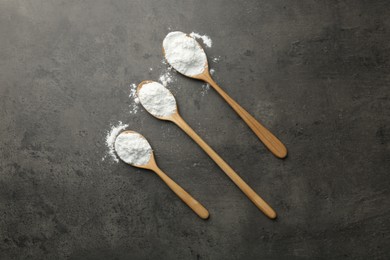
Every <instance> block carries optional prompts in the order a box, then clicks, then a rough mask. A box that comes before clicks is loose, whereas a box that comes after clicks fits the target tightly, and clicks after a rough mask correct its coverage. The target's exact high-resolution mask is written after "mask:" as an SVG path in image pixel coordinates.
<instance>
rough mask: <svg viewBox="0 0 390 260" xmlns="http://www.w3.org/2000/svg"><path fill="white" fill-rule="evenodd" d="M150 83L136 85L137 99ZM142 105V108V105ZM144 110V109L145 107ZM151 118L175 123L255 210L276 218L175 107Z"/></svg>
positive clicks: (267, 206) (265, 203)
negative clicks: (167, 113)
mask: <svg viewBox="0 0 390 260" xmlns="http://www.w3.org/2000/svg"><path fill="white" fill-rule="evenodd" d="M152 82H153V81H150V80H146V81H143V82H141V83H140V84H139V85H138V87H137V95H138V97H139V96H140V95H139V91H140V90H141V88H142V87H143V85H145V84H147V83H152ZM161 86H162V85H161ZM171 95H172V93H171ZM172 96H173V95H172ZM140 102H141V104H142V99H141V98H140ZM142 105H143V106H144V104H142ZM144 108H145V109H146V107H145V106H144ZM146 110H147V109H146ZM148 112H149V111H148ZM152 115H153V114H152ZM153 116H154V117H156V118H158V119H161V120H166V121H171V122H173V123H175V124H176V125H177V126H179V127H180V128H181V129H182V130H183V131H184V132H185V133H186V134H187V135H189V136H190V137H191V138H192V140H194V141H195V142H196V143H197V144H198V145H199V146H200V147H201V148H202V149H203V150H204V151H205V152H206V153H207V154H208V155H209V156H210V157H211V159H213V160H214V162H215V163H216V164H217V165H218V166H219V167H220V168H221V169H222V170H223V171H224V172H225V173H226V175H227V176H228V177H229V178H230V179H231V180H232V181H233V182H234V183H235V184H236V185H237V186H238V188H240V189H241V191H242V192H244V193H245V195H246V196H247V197H248V198H249V199H250V200H251V201H252V202H253V203H254V204H255V205H256V207H257V208H259V209H260V210H261V211H262V212H263V213H264V214H265V215H266V216H267V217H269V218H270V219H275V218H276V212H275V211H274V210H273V209H272V208H271V207H270V206H269V205H268V204H267V202H265V201H264V200H263V199H262V198H261V197H260V196H259V195H258V194H257V193H256V192H255V191H254V190H253V189H252V188H251V187H249V185H248V184H247V183H246V182H245V181H244V180H243V179H241V177H240V176H239V175H238V174H237V173H236V172H235V171H234V170H233V169H232V168H231V167H230V166H229V165H228V164H227V163H226V162H225V161H224V160H223V159H222V158H221V157H220V156H219V155H218V154H217V153H216V152H215V151H214V150H213V149H212V148H211V147H210V146H209V145H208V144H207V143H206V142H205V141H203V139H202V138H200V136H199V135H198V134H197V133H195V131H194V130H192V128H191V127H190V126H189V125H188V124H187V123H186V122H185V121H184V119H183V118H182V117H181V116H180V114H179V112H178V109H177V105H176V111H175V113H173V114H172V115H170V116H167V117H158V116H155V115H153Z"/></svg>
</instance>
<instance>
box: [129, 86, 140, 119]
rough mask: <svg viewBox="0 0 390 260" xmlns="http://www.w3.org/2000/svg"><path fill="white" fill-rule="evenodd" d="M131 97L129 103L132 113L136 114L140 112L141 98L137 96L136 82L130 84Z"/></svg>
mask: <svg viewBox="0 0 390 260" xmlns="http://www.w3.org/2000/svg"><path fill="white" fill-rule="evenodd" d="M129 98H130V99H131V101H132V102H131V104H130V105H129V107H130V114H135V113H137V112H138V108H139V105H138V104H139V99H138V97H137V85H135V84H134V83H132V84H131V85H130V95H129Z"/></svg>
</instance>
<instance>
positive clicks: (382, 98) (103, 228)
mask: <svg viewBox="0 0 390 260" xmlns="http://www.w3.org/2000/svg"><path fill="white" fill-rule="evenodd" d="M389 13H390V2H389V1H386V0H379V1H363V0H358V1H280V0H277V1H257V0H251V1H249V0H247V1H221V0H216V1H179V0H174V1H168V0H159V1H157V0H155V1H144V0H137V1H136V0H134V1H133V0H130V1H129V0H118V1H103V0H85V1H61V0H54V1H44V0H36V1H27V0H2V1H0V46H1V48H0V107H1V109H0V120H1V123H0V147H1V149H0V258H1V259H302V258H306V259H313V258H316V259H340V258H348V259H389V257H390V247H389V244H390V221H389V219H390V211H389V208H390V207H389V206H390V204H389V201H390V189H389V187H390V177H389V169H390V156H389V150H390V86H389V85H390V73H389V72H390V47H389V46H390V45H389V42H390V15H389ZM171 30H181V31H184V32H192V31H195V32H199V33H201V34H207V35H209V36H210V37H211V38H212V40H213V47H212V48H211V49H206V51H207V54H208V56H209V57H220V61H219V62H217V63H214V62H210V66H211V67H212V68H214V69H215V71H216V72H215V79H216V81H217V82H219V83H220V85H221V86H222V87H223V88H224V89H225V90H226V91H227V92H228V93H229V94H231V96H232V97H234V99H236V100H237V101H238V102H239V103H240V104H241V105H242V106H243V107H245V108H246V109H247V110H248V111H249V112H250V113H252V114H253V115H254V116H255V117H256V118H257V119H259V120H260V121H262V122H263V123H264V124H265V125H266V126H267V127H268V128H270V129H271V130H272V132H274V133H275V134H276V135H277V136H278V137H279V138H280V139H281V140H282V141H283V142H284V143H285V144H286V146H287V147H288V149H289V156H288V158H287V159H286V160H278V159H276V158H275V157H273V156H272V155H271V154H270V153H269V152H268V151H267V150H266V148H264V146H263V145H262V144H261V143H260V141H259V140H257V138H256V137H255V135H254V134H253V133H252V132H251V131H250V130H249V128H248V127H247V126H246V125H245V124H244V123H243V122H242V121H241V120H240V119H239V117H238V116H237V115H236V114H235V113H234V112H233V111H232V109H231V108H230V107H229V106H228V105H227V104H226V103H225V102H223V101H222V99H221V98H220V97H219V96H218V95H217V94H216V93H215V92H214V91H212V90H209V91H207V93H206V94H204V95H202V87H201V86H202V83H201V82H198V81H195V80H190V79H187V78H184V77H182V76H180V75H175V77H176V78H177V79H176V81H175V82H174V83H172V84H171V85H170V86H169V88H170V89H171V90H172V91H173V93H174V94H175V96H176V98H177V101H178V103H179V107H180V111H181V113H182V116H183V117H184V118H185V119H186V120H187V121H188V123H189V124H190V125H191V126H192V127H193V128H194V129H195V130H196V131H197V132H198V133H199V135H201V136H202V137H203V138H204V139H205V140H206V141H207V142H208V143H209V144H210V145H211V146H212V147H214V148H215V150H216V151H217V152H218V153H219V154H220V155H221V156H222V157H223V158H224V159H225V160H226V161H227V162H229V163H230V165H231V166H232V167H233V168H234V169H235V170H236V171H237V172H238V173H240V174H241V176H242V177H243V178H244V179H245V180H246V181H247V182H248V183H249V184H250V185H251V186H252V187H253V188H254V190H256V191H257V192H258V193H259V194H260V195H262V196H263V197H264V198H265V199H266V200H267V201H268V202H269V203H270V204H271V205H272V206H273V207H274V208H275V209H276V211H277V212H278V214H279V217H278V219H277V220H276V221H271V220H268V219H267V218H266V217H265V216H263V215H262V214H261V212H259V211H258V210H257V209H256V208H255V207H254V205H252V203H251V202H250V201H249V200H248V199H246V197H245V196H244V195H243V194H242V193H241V192H240V191H239V190H238V189H237V188H236V187H235V186H234V184H233V183H232V182H230V181H229V180H228V178H227V177H226V176H225V175H224V174H223V172H222V171H221V170H220V169H219V168H218V167H217V166H216V165H215V164H214V163H213V161H212V160H211V159H210V158H208V157H207V156H206V155H205V154H204V153H203V152H202V150H201V149H200V148H199V147H198V146H196V145H195V144H194V143H193V142H192V141H191V140H190V139H189V138H188V137H187V136H186V135H185V134H184V133H183V132H181V131H180V130H179V129H178V128H177V127H176V126H174V125H173V124H170V123H168V122H162V121H159V120H156V119H155V118H153V117H152V116H150V115H149V114H147V113H146V112H145V111H144V110H143V109H140V110H139V112H138V113H136V114H130V113H129V111H130V108H129V106H131V105H132V101H131V100H130V99H129V98H128V95H129V89H130V87H129V85H130V84H131V83H138V82H140V81H142V80H145V79H154V80H156V79H158V77H159V75H160V73H161V71H163V70H164V69H166V67H167V66H166V65H164V64H162V62H161V61H162V54H161V42H162V39H163V38H164V36H165V35H166V34H167V33H168V32H169V31H171ZM149 68H153V70H152V71H151V70H150V69H149ZM119 120H121V121H123V122H124V123H128V124H130V128H131V129H132V130H135V131H139V132H141V133H142V134H143V135H145V137H147V138H148V139H149V141H150V143H151V144H152V146H153V148H154V150H155V154H156V159H157V162H158V164H159V165H160V167H161V168H162V169H163V170H164V171H166V172H167V173H168V174H169V175H170V176H171V177H172V178H173V179H175V180H176V181H177V182H178V183H179V184H180V185H182V186H183V187H184V188H185V189H186V190H188V191H189V192H190V193H191V194H192V195H193V196H194V197H196V198H197V199H198V200H199V201H201V202H202V203H203V204H204V205H205V206H206V207H207V208H208V209H209V211H210V214H211V218H210V219H209V220H208V221H203V220H201V219H199V218H198V217H197V216H196V215H195V214H193V212H192V211H191V210H190V209H189V208H187V207H186V206H185V205H184V204H183V203H182V202H181V201H180V200H179V199H178V198H177V197H176V196H175V195H174V194H173V193H172V192H171V191H170V190H169V189H168V188H167V187H166V186H165V185H164V184H163V183H162V181H161V180H159V179H158V178H157V176H155V175H154V174H153V173H151V172H147V171H144V170H140V169H136V168H132V167H129V166H127V165H125V164H123V163H114V162H112V161H111V160H110V159H109V158H107V159H106V160H104V161H102V160H101V158H102V157H103V156H104V155H105V154H106V152H107V149H106V146H105V144H104V141H105V135H106V133H107V131H108V130H109V129H110V125H111V124H116V123H117V122H118V121H119Z"/></svg>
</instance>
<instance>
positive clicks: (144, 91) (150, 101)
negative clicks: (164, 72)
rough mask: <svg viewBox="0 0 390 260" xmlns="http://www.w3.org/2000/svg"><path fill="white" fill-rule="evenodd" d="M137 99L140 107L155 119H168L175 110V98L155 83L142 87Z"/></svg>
mask: <svg viewBox="0 0 390 260" xmlns="http://www.w3.org/2000/svg"><path fill="white" fill-rule="evenodd" d="M138 98H139V100H140V102H141V104H142V106H143V107H144V108H145V109H146V110H147V111H148V112H149V113H151V114H152V115H154V116H155V117H168V116H170V115H172V114H174V113H175V112H176V110H177V107H176V100H175V97H174V96H173V95H172V93H171V92H170V91H169V90H168V89H166V88H165V87H164V86H163V85H161V84H160V83H157V82H150V83H146V84H144V85H142V88H141V89H140V90H139V91H138Z"/></svg>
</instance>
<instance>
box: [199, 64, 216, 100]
mask: <svg viewBox="0 0 390 260" xmlns="http://www.w3.org/2000/svg"><path fill="white" fill-rule="evenodd" d="M214 72H215V70H214V69H210V75H213V74H214ZM209 89H210V85H209V84H208V83H206V84H203V85H202V91H201V92H200V93H201V94H202V96H204V95H206V94H207V92H208V91H209Z"/></svg>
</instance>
